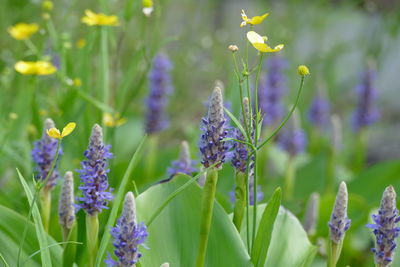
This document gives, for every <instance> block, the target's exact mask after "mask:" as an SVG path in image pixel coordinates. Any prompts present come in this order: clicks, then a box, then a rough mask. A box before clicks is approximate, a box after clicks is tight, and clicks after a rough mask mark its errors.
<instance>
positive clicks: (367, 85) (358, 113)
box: [352, 68, 379, 132]
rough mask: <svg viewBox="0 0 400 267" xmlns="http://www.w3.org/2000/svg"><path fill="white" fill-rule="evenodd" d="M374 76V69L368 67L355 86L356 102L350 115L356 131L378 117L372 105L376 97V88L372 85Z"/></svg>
mask: <svg viewBox="0 0 400 267" xmlns="http://www.w3.org/2000/svg"><path fill="white" fill-rule="evenodd" d="M375 78H376V74H375V71H374V70H373V69H372V68H369V69H368V70H367V71H366V72H365V73H364V76H363V78H362V82H361V84H360V85H358V87H357V88H356V91H357V94H358V103H357V108H356V110H355V111H354V113H353V117H352V124H353V129H354V131H356V132H357V131H360V130H361V129H362V128H364V127H366V126H368V125H371V124H373V123H374V122H376V121H377V120H378V119H379V112H378V110H377V108H376V107H375V106H374V102H375V100H376V98H377V90H376V88H375V87H374V82H375Z"/></svg>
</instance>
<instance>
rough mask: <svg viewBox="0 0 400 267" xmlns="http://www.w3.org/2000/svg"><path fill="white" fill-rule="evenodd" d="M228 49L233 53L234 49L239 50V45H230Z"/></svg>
mask: <svg viewBox="0 0 400 267" xmlns="http://www.w3.org/2000/svg"><path fill="white" fill-rule="evenodd" d="M228 49H229V50H231V51H232V52H233V53H235V52H236V51H238V50H239V47H237V45H230V46H229V47H228Z"/></svg>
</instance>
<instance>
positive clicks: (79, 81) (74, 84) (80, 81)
mask: <svg viewBox="0 0 400 267" xmlns="http://www.w3.org/2000/svg"><path fill="white" fill-rule="evenodd" d="M72 85H73V86H75V87H80V86H81V85H82V80H81V79H79V78H75V79H74V80H73V81H72Z"/></svg>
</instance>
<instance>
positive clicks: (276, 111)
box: [258, 56, 286, 126]
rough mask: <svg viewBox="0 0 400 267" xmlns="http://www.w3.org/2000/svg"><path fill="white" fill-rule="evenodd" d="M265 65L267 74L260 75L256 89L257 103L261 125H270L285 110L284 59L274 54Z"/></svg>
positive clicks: (277, 119)
mask: <svg viewBox="0 0 400 267" xmlns="http://www.w3.org/2000/svg"><path fill="white" fill-rule="evenodd" d="M267 65H268V66H267V68H268V70H269V71H268V75H265V74H264V75H262V76H261V77H260V86H259V89H258V103H259V106H260V109H261V114H262V116H263V126H270V125H273V124H275V123H277V122H278V121H280V120H281V119H282V117H283V113H284V111H285V108H284V106H283V103H282V97H283V96H284V94H285V92H286V79H285V77H284V75H283V71H284V69H285V68H286V61H285V60H283V59H282V58H281V57H280V56H274V57H272V58H271V59H270V60H269V61H268V64H267Z"/></svg>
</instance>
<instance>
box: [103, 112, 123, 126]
mask: <svg viewBox="0 0 400 267" xmlns="http://www.w3.org/2000/svg"><path fill="white" fill-rule="evenodd" d="M103 122H104V125H105V126H107V127H117V126H121V125H122V124H124V123H125V122H126V119H125V118H121V115H120V114H119V113H115V114H114V115H113V114H110V113H107V112H106V113H104V115H103Z"/></svg>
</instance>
